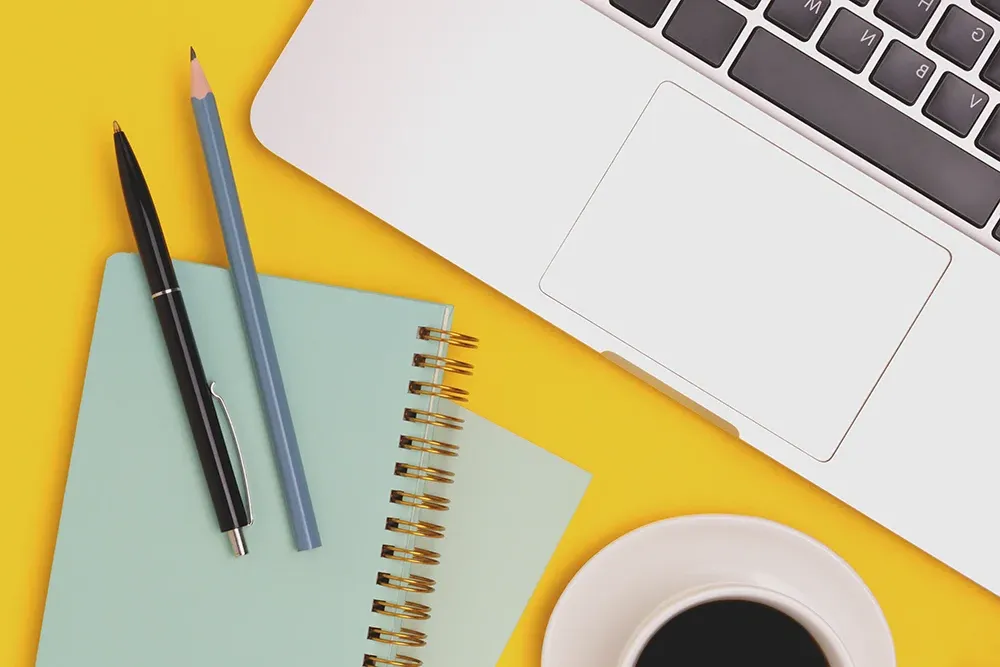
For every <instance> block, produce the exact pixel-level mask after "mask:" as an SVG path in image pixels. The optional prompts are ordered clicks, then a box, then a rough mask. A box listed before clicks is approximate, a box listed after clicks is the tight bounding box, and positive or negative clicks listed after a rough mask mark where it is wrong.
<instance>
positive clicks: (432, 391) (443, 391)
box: [410, 380, 469, 403]
mask: <svg viewBox="0 0 1000 667" xmlns="http://www.w3.org/2000/svg"><path fill="white" fill-rule="evenodd" d="M410 393H411V394H416V395H418V396H436V397H438V398H447V399H448V400H450V401H455V402H456V403H468V402H469V399H468V398H467V397H468V395H469V392H467V391H466V390H464V389H462V388H460V387H452V386H451V385H448V384H439V383H437V382H419V381H416V380H414V381H413V382H411V383H410Z"/></svg>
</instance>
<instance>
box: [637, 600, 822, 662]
mask: <svg viewBox="0 0 1000 667" xmlns="http://www.w3.org/2000/svg"><path fill="white" fill-rule="evenodd" d="M756 665H760V666H761V667H785V666H786V665H787V666H789V667H830V663H829V661H828V660H827V659H826V657H825V656H824V655H823V651H822V649H820V647H819V645H818V644H817V643H816V640H815V639H813V637H812V635H811V634H809V631H808V630H806V629H805V628H804V627H802V625H800V624H799V622H798V621H796V620H795V619H793V618H791V617H789V616H788V615H786V614H785V613H783V612H781V611H778V610H777V609H775V608H773V607H769V606H767V605H765V604H760V603H759V602H746V601H743V600H718V601H715V602H707V603H705V604H703V605H699V606H697V607H692V608H691V609H688V610H687V611H685V612H682V613H680V614H678V615H677V616H675V617H673V618H672V619H670V620H669V621H667V622H666V624H664V625H663V626H662V627H661V628H660V629H659V630H657V631H656V634H654V635H653V636H652V638H651V639H650V640H649V642H647V644H646V646H645V648H644V649H643V651H642V653H641V654H640V655H639V660H638V662H636V667H751V666H756Z"/></svg>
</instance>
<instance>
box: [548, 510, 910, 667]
mask: <svg viewBox="0 0 1000 667" xmlns="http://www.w3.org/2000/svg"><path fill="white" fill-rule="evenodd" d="M710 583H730V584H747V585H757V586H762V587H766V588H770V589H773V590H775V591H778V592H779V593H784V594H785V595H787V596H789V597H792V598H794V599H796V600H798V601H799V602H801V603H802V604H805V605H807V606H808V607H810V608H811V609H812V610H813V611H815V612H816V613H817V614H818V615H819V616H820V617H822V618H823V619H824V620H825V621H826V622H827V623H828V624H829V625H830V627H831V628H832V629H833V631H834V632H836V633H837V635H838V636H839V637H840V639H841V641H842V642H843V643H844V646H845V647H846V648H847V650H848V652H849V653H850V654H851V657H852V659H853V661H854V665H855V667H893V666H894V665H895V664H896V655H895V649H894V648H893V642H892V635H891V633H890V631H889V625H888V623H886V620H885V616H883V614H882V610H881V608H879V605H878V602H876V600H875V598H874V596H873V595H872V594H871V591H869V590H868V587H867V586H866V585H865V583H864V582H863V581H862V580H861V578H860V577H859V576H858V575H857V573H855V572H854V570H853V569H851V567H850V566H849V565H848V564H847V563H846V562H844V561H843V560H842V559H841V558H840V557H839V556H837V554H835V553H834V552H832V551H831V550H830V549H828V548H827V547H825V546H824V545H822V544H820V543H819V542H817V541H816V540H814V539H812V538H811V537H808V536H807V535H803V534H802V533H800V532H798V531H795V530H792V529H791V528H788V527H787V526H783V525H781V524H777V523H774V522H771V521H766V520H764V519H757V518H752V517H744V516H730V515H721V514H720V515H700V516H688V517H681V518H677V519H667V520H665V521H658V522H656V523H651V524H649V525H647V526H643V527H642V528H639V529H637V530H634V531H632V532H631V533H628V534H626V535H624V536H622V537H620V538H619V539H617V540H615V541H614V542H612V543H611V544H609V545H608V546H607V547H605V548H604V549H602V550H601V551H600V552H599V553H597V554H596V555H595V556H594V557H593V558H591V559H590V561H588V562H587V564H586V565H584V566H583V568H582V569H581V570H580V571H579V572H577V574H576V576H575V577H573V580H572V581H570V583H569V585H568V586H567V587H566V590H565V591H563V594H562V596H561V597H560V598H559V602H558V603H557V604H556V607H555V610H553V612H552V617H551V618H550V619H549V624H548V627H547V628H546V631H545V641H544V643H543V644H542V667H565V666H566V665H573V667H617V665H618V660H619V658H620V656H621V654H622V651H623V650H624V649H625V645H626V643H627V642H628V641H629V639H630V638H631V637H632V634H633V632H635V630H636V628H637V627H638V626H639V625H640V623H642V621H643V620H644V619H645V618H646V617H647V616H648V615H649V614H650V613H652V612H653V610H654V609H656V608H657V607H658V606H659V605H660V603H662V602H663V601H664V600H666V599H668V598H670V597H672V596H674V595H677V594H679V593H681V592H683V591H685V590H687V589H689V588H692V587H696V586H702V585H705V584H710Z"/></svg>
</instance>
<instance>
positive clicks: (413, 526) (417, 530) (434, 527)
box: [385, 517, 444, 540]
mask: <svg viewBox="0 0 1000 667" xmlns="http://www.w3.org/2000/svg"><path fill="white" fill-rule="evenodd" d="M385 529H386V530H391V531H392V532H394V533H403V534H404V535H413V536H414V537H429V538H431V539H432V540H439V539H441V538H442V537H444V526H439V525H438V524H436V523H431V522H429V521H404V520H402V519H396V518H394V517H389V518H388V519H386V520H385Z"/></svg>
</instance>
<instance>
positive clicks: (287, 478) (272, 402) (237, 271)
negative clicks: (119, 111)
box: [191, 49, 321, 551]
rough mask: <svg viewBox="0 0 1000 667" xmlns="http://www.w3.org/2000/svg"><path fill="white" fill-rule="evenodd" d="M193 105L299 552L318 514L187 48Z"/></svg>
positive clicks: (214, 114) (210, 109)
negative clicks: (314, 506) (310, 493)
mask: <svg viewBox="0 0 1000 667" xmlns="http://www.w3.org/2000/svg"><path fill="white" fill-rule="evenodd" d="M191 105H192V106H193V107H194V116H195V119H196V121H197V123H198V136H199V137H200V138H201V146H202V149H203V150H204V152H205V162H206V164H207V166H208V175H209V179H210V180H211V182H212V194H213V196H214V197H215V208H216V210H217V211H218V214H219V223H220V224H221V226H222V236H223V238H224V239H225V243H226V256H227V257H228V258H229V270H230V273H231V275H232V277H233V284H234V285H235V287H236V294H237V296H238V299H239V306H240V315H241V317H242V319H243V328H244V330H245V332H246V336H247V341H248V342H249V345H250V351H251V355H252V357H253V365H254V372H255V374H256V378H257V388H258V391H259V392H260V396H261V400H262V401H263V403H264V411H265V413H266V416H267V425H268V430H269V431H270V434H271V444H272V445H273V448H274V453H275V457H276V458H277V463H278V469H279V470H280V472H281V482H282V491H283V492H284V495H285V504H286V506H287V510H288V514H289V519H290V521H291V523H292V530H293V533H294V535H295V546H296V548H297V549H298V550H299V551H306V550H308V549H315V548H316V547H318V546H320V545H321V541H320V536H319V528H318V527H317V525H316V514H315V512H314V510H313V506H312V499H311V498H310V497H309V486H308V484H307V483H306V475H305V470H304V469H303V466H302V456H301V454H300V453H299V446H298V441H297V440H296V438H295V429H294V427H293V426H292V416H291V412H290V410H289V409H288V399H287V397H286V396H285V388H284V384H283V383H282V381H281V371H280V369H279V368H278V355H277V353H276V352H275V349H274V341H273V340H272V338H271V329H270V327H269V326H268V323H267V312H266V311H265V309H264V299H263V297H262V296H261V291H260V283H259V282H258V280H257V268H256V266H255V265H254V261H253V254H252V253H251V251H250V240H249V238H248V236H247V230H246V225H245V224H244V222H243V212H242V210H241V208H240V200H239V197H238V195H237V193H236V179H235V177H234V176H233V168H232V165H231V164H230V161H229V150H228V149H227V148H226V139H225V137H224V135H223V133H222V121H221V120H220V118H219V108H218V106H217V105H216V102H215V95H214V94H213V93H212V89H211V87H210V86H209V84H208V79H207V78H206V77H205V72H204V70H202V68H201V64H200V63H199V62H198V57H197V55H195V52H194V49H191Z"/></svg>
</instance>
